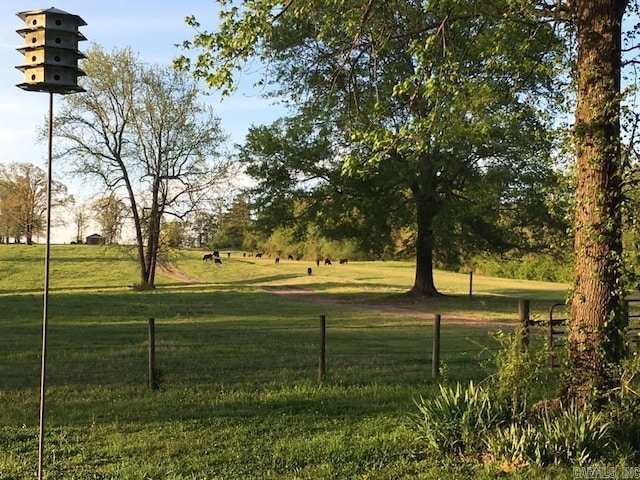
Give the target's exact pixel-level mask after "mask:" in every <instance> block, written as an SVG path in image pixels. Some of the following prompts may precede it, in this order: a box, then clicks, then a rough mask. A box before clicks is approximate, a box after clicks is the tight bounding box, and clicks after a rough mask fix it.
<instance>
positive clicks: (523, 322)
mask: <svg viewBox="0 0 640 480" xmlns="http://www.w3.org/2000/svg"><path fill="white" fill-rule="evenodd" d="M530 304H531V302H530V301H529V300H519V301H518V318H519V319H520V326H521V328H522V332H521V334H520V339H519V344H520V351H521V352H524V351H525V350H526V349H527V348H528V347H529V311H530Z"/></svg>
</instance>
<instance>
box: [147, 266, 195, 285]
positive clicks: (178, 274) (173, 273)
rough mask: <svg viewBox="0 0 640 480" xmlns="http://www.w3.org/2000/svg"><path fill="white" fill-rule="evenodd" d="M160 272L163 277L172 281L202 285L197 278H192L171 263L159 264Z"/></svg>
mask: <svg viewBox="0 0 640 480" xmlns="http://www.w3.org/2000/svg"><path fill="white" fill-rule="evenodd" d="M158 271H159V272H160V273H162V274H163V275H165V276H167V277H169V278H171V279H172V280H176V281H178V282H182V283H193V284H196V283H202V282H201V281H200V280H198V279H197V278H195V277H190V276H189V275H187V274H186V273H184V272H183V271H182V270H180V269H179V268H177V267H176V266H175V265H174V264H173V263H170V262H159V263H158Z"/></svg>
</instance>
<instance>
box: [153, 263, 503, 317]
mask: <svg viewBox="0 0 640 480" xmlns="http://www.w3.org/2000/svg"><path fill="white" fill-rule="evenodd" d="M158 270H159V271H160V272H161V273H162V274H163V275H166V276H167V277H169V278H171V279H173V280H176V281H178V282H182V283H189V284H198V283H203V282H202V281H200V280H199V279H197V278H194V277H191V276H189V275H187V274H186V273H184V272H183V271H181V270H180V269H179V268H177V267H176V266H175V265H173V264H172V263H165V262H163V263H159V264H158ZM263 290H264V291H266V292H269V293H273V294H274V295H284V296H287V297H295V298H297V299H300V300H303V301H307V302H315V303H319V304H322V305H344V306H348V305H350V306H354V307H358V308H366V309H368V310H374V311H377V312H386V313H391V314H397V315H410V316H412V317H415V318H420V319H426V320H433V318H434V316H435V314H434V313H432V312H425V311H421V310H416V309H413V308H410V307H409V306H405V307H397V306H391V305H381V304H374V303H354V302H349V301H346V300H339V299H335V298H333V297H331V296H329V295H323V294H322V293H319V292H314V291H312V290H303V289H300V288H295V287H263ZM441 320H442V322H446V323H447V324H453V325H468V326H477V327H486V328H513V327H514V324H513V323H507V322H491V321H486V320H477V319H472V318H463V317H459V316H455V315H442V317H441Z"/></svg>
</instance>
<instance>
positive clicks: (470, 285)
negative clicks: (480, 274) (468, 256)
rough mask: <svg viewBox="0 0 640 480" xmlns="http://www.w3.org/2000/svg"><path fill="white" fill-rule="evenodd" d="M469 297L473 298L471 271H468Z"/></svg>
mask: <svg viewBox="0 0 640 480" xmlns="http://www.w3.org/2000/svg"><path fill="white" fill-rule="evenodd" d="M469 296H470V297H472V296H473V270H470V271H469Z"/></svg>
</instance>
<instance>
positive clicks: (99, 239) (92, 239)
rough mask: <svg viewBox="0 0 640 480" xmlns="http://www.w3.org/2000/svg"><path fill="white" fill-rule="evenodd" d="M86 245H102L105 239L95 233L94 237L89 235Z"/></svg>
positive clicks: (85, 240)
mask: <svg viewBox="0 0 640 480" xmlns="http://www.w3.org/2000/svg"><path fill="white" fill-rule="evenodd" d="M84 243H86V244H87V245H100V244H102V243H104V238H103V237H102V235H98V234H97V233H94V234H93V235H89V236H88V237H87V238H85V239H84Z"/></svg>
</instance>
